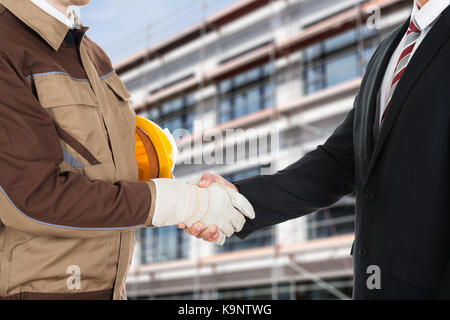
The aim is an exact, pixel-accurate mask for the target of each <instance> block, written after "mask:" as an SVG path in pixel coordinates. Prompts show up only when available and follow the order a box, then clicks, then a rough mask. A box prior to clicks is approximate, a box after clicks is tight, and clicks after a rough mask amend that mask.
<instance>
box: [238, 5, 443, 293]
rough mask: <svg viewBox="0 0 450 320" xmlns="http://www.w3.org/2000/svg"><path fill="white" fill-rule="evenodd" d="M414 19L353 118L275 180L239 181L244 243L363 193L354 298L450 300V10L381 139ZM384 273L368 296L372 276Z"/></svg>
mask: <svg viewBox="0 0 450 320" xmlns="http://www.w3.org/2000/svg"><path fill="white" fill-rule="evenodd" d="M408 24H409V19H408V21H406V22H405V23H404V24H403V25H401V26H399V27H398V28H397V29H396V30H395V31H393V32H392V33H391V34H390V35H389V36H388V37H387V38H386V39H385V40H384V41H383V42H382V43H381V45H380V46H379V47H378V49H377V51H376V52H375V54H374V55H373V57H372V59H371V61H370V62H369V65H368V67H367V71H366V74H365V76H364V78H363V81H362V84H361V88H360V91H359V93H358V96H357V98H356V99H355V102H354V106H353V109H352V110H351V111H350V112H349V113H348V115H347V117H346V119H345V120H344V122H343V123H342V124H341V125H340V126H339V127H338V128H337V129H336V131H335V132H334V133H333V134H332V135H331V137H330V138H329V139H328V140H327V141H326V143H325V144H324V145H321V146H319V147H318V148H317V149H316V150H314V151H312V152H310V153H308V154H307V155H305V156H304V157H303V158H302V159H300V160H299V161H298V162H296V163H294V164H292V165H291V166H289V167H288V168H286V169H284V170H282V171H280V172H278V173H276V174H274V175H270V176H258V177H254V178H250V179H247V180H243V181H239V182H236V185H237V186H238V188H239V190H240V192H241V193H242V194H243V195H244V196H245V197H247V198H248V199H249V201H250V202H251V203H252V205H253V206H254V208H255V211H256V219H255V220H251V221H248V222H247V224H246V225H245V227H244V229H243V231H242V232H240V233H239V234H238V236H239V237H241V238H245V237H246V236H247V235H248V234H250V233H251V232H253V231H255V230H257V229H260V228H263V227H266V226H270V225H274V224H277V223H280V222H283V221H286V220H289V219H294V218H298V217H299V216H303V215H305V214H308V213H310V212H313V211H316V210H317V209H319V208H323V207H328V206H330V205H332V204H333V203H335V202H336V201H338V200H339V199H340V198H341V197H343V196H344V195H347V194H350V193H352V192H353V191H356V212H355V214H356V218H355V243H354V250H353V251H354V254H353V265H354V291H353V296H354V298H356V299H434V298H450V197H449V196H450V192H449V191H450V39H449V38H450V8H447V9H446V10H445V11H444V13H443V14H442V15H441V16H440V18H439V19H438V20H437V21H436V22H435V25H434V26H433V27H432V29H431V30H430V32H429V34H428V35H427V37H426V38H425V39H424V41H423V42H422V44H421V45H420V47H419V48H418V49H417V51H416V53H415V54H414V56H413V57H412V59H411V61H410V63H409V66H408V67H407V69H406V71H405V73H404V74H403V77H402V78H401V80H400V82H399V84H398V86H397V90H396V92H395V94H394V96H393V98H392V100H391V104H390V109H389V111H388V113H387V115H386V118H385V120H384V124H383V126H382V127H381V129H380V133H379V136H378V138H377V139H374V136H373V130H372V129H373V124H374V121H375V112H376V98H377V93H378V90H379V88H380V85H381V82H382V79H383V75H384V73H385V70H386V68H387V65H388V63H389V60H390V58H391V56H392V54H393V52H394V50H395V48H396V47H397V45H398V43H399V42H400V40H401V38H402V37H403V35H404V34H405V32H406V30H407V27H408ZM371 265H376V266H378V267H380V271H381V289H380V290H376V289H375V290H369V289H368V287H367V285H366V282H367V279H368V277H369V274H368V273H367V268H368V267H369V266H371Z"/></svg>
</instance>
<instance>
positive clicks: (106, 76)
mask: <svg viewBox="0 0 450 320" xmlns="http://www.w3.org/2000/svg"><path fill="white" fill-rule="evenodd" d="M114 73H116V71H114V70H113V71H111V72H110V73H107V74H105V75H104V76H102V77H100V80H103V79H106V78H108V77H109V76H110V75H112V74H114Z"/></svg>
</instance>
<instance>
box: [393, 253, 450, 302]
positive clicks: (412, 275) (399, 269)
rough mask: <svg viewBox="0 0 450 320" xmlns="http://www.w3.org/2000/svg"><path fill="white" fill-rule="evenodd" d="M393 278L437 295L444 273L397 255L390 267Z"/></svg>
mask: <svg viewBox="0 0 450 320" xmlns="http://www.w3.org/2000/svg"><path fill="white" fill-rule="evenodd" d="M389 272H390V276H391V278H393V279H395V280H398V281H401V282H405V283H407V284H410V285H412V286H415V287H417V288H420V289H423V290H425V291H428V292H431V293H437V291H438V289H439V286H440V282H441V279H442V277H443V271H441V270H439V269H437V268H435V267H432V266H429V265H426V264H423V263H421V262H419V261H417V260H415V259H412V258H409V257H405V256H400V255H396V256H395V257H394V258H393V259H392V262H391V266H390V270H389Z"/></svg>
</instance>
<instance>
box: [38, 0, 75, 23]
mask: <svg viewBox="0 0 450 320" xmlns="http://www.w3.org/2000/svg"><path fill="white" fill-rule="evenodd" d="M30 1H31V2H33V3H34V4H35V5H37V6H38V7H39V8H41V9H42V10H44V11H45V12H47V13H48V14H49V15H51V16H52V17H54V18H56V19H58V20H59V21H61V22H62V23H64V24H65V25H66V26H67V27H69V29H73V28H75V18H74V15H73V10H72V9H70V8H69V9H68V10H67V14H66V15H64V14H62V13H61V11H59V10H58V9H56V8H55V7H54V6H52V5H51V4H50V3H48V2H47V1H46V0H30Z"/></svg>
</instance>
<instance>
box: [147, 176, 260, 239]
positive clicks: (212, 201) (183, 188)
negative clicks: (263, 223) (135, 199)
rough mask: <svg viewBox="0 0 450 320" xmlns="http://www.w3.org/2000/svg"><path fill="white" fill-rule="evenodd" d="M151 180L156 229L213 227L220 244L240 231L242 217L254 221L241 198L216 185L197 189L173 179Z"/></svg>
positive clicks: (248, 205)
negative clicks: (154, 196) (215, 227)
mask: <svg viewBox="0 0 450 320" xmlns="http://www.w3.org/2000/svg"><path fill="white" fill-rule="evenodd" d="M151 181H152V182H153V183H154V185H155V189H156V199H155V212H154V215H153V219H152V225H154V226H155V227H161V226H171V225H177V224H185V225H186V226H187V227H191V226H192V225H193V224H194V223H196V222H202V223H203V224H204V225H205V226H210V225H216V226H217V227H218V229H219V234H220V236H219V238H218V239H217V241H216V243H217V244H219V245H223V244H224V242H225V237H230V236H231V235H233V233H234V232H239V231H241V230H242V227H243V226H244V224H245V221H246V220H245V217H247V218H249V219H254V218H255V212H254V210H253V207H252V205H251V204H250V202H248V201H247V199H245V197H244V196H242V195H241V194H239V193H238V192H237V191H235V190H233V189H231V188H228V187H225V186H222V185H218V184H217V183H214V184H212V185H211V186H210V187H208V188H200V187H198V186H197V185H196V184H192V183H188V182H184V181H179V180H174V179H153V180H151Z"/></svg>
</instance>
